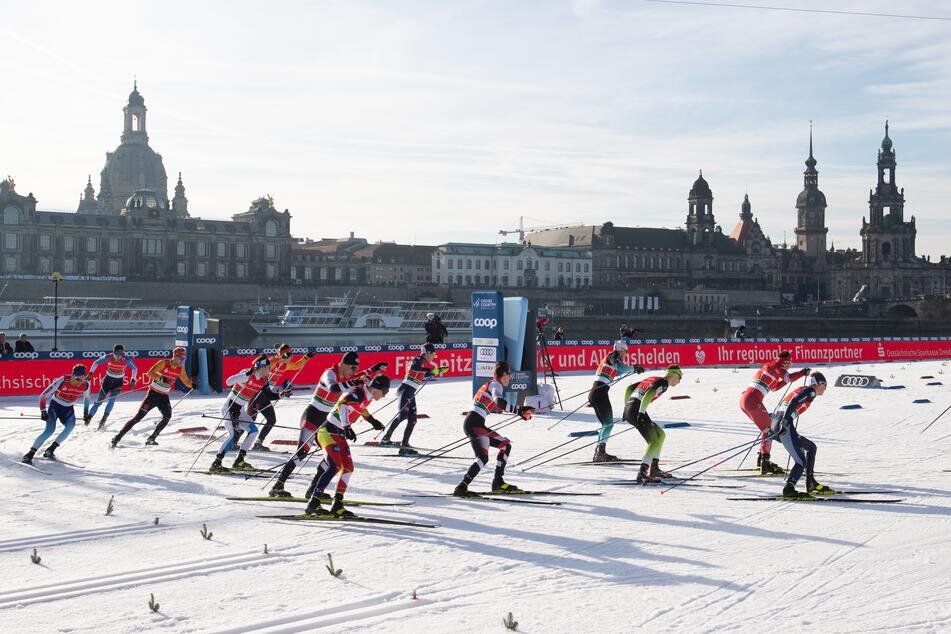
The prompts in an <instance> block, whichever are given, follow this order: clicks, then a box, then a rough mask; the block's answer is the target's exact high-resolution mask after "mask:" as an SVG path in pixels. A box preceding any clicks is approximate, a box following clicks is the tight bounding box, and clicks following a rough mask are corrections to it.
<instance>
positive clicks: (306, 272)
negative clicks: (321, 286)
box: [291, 266, 314, 280]
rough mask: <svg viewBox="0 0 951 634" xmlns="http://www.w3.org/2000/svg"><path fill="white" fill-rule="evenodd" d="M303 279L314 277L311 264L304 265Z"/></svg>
mask: <svg viewBox="0 0 951 634" xmlns="http://www.w3.org/2000/svg"><path fill="white" fill-rule="evenodd" d="M291 277H293V276H291ZM304 279H305V280H312V279H314V267H312V266H305V267H304Z"/></svg>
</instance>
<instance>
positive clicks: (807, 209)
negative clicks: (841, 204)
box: [796, 124, 829, 268]
mask: <svg viewBox="0 0 951 634" xmlns="http://www.w3.org/2000/svg"><path fill="white" fill-rule="evenodd" d="M816 163H817V161H816V159H815V157H814V156H813V155H812V124H810V125H809V158H807V159H806V171H804V172H803V188H802V192H801V193H800V194H799V197H798V198H797V199H796V212H797V213H796V215H797V222H796V246H797V247H799V250H800V251H802V252H803V253H805V254H806V256H807V257H808V258H810V259H811V260H813V261H814V262H815V264H816V266H817V267H818V268H823V267H824V266H825V264H826V234H827V233H828V232H829V230H828V229H827V228H826V196H825V194H823V193H822V192H821V191H820V190H819V171H818V170H817V169H816Z"/></svg>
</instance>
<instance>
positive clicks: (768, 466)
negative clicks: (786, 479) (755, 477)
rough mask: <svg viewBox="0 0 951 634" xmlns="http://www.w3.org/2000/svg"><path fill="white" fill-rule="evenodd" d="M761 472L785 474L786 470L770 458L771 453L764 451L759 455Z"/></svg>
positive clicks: (762, 473) (765, 473)
mask: <svg viewBox="0 0 951 634" xmlns="http://www.w3.org/2000/svg"><path fill="white" fill-rule="evenodd" d="M758 462H759V474H760V475H763V476H774V475H785V474H786V470H785V469H783V468H782V467H780V466H779V465H778V464H776V463H775V462H773V461H772V460H770V459H769V454H768V453H764V454H761V455H760V457H759V460H758Z"/></svg>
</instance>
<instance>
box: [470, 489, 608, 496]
mask: <svg viewBox="0 0 951 634" xmlns="http://www.w3.org/2000/svg"><path fill="white" fill-rule="evenodd" d="M479 495H502V496H505V495H564V496H593V495H602V494H601V493H575V492H573V491H525V490H522V489H519V490H518V491H480V492H479Z"/></svg>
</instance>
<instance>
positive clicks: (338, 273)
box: [334, 268, 343, 282]
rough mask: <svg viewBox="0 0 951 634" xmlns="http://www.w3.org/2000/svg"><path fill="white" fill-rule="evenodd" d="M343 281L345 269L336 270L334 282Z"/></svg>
mask: <svg viewBox="0 0 951 634" xmlns="http://www.w3.org/2000/svg"><path fill="white" fill-rule="evenodd" d="M341 279H343V269H339V268H335V269H334V281H335V282H339V281H340V280H341Z"/></svg>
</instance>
